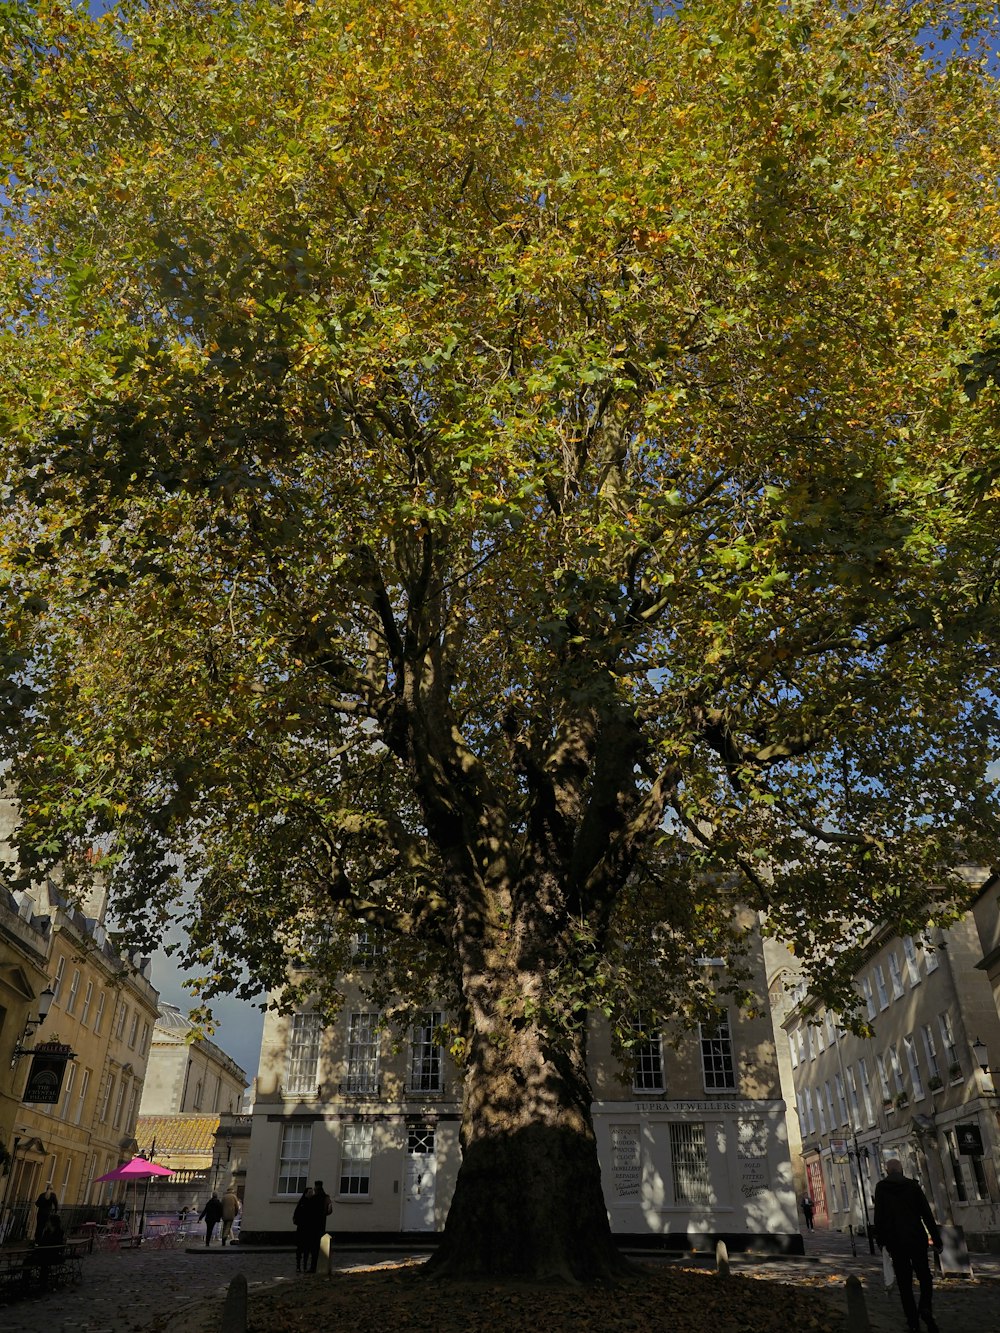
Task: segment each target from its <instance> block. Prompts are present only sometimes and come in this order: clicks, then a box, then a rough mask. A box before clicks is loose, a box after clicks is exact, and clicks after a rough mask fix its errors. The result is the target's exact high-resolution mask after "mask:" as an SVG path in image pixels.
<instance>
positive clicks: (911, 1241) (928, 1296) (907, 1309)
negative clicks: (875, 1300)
mask: <svg viewBox="0 0 1000 1333" xmlns="http://www.w3.org/2000/svg"><path fill="white" fill-rule="evenodd" d="M875 1239H876V1241H877V1242H878V1244H879V1246H880V1247H881V1248H882V1249H884V1250H888V1251H889V1258H890V1259H891V1260H892V1271H893V1272H894V1273H895V1274H896V1285H897V1287H899V1299H900V1301H901V1302H902V1304H903V1314H904V1315H905V1316H906V1325H907V1328H908V1329H909V1333H920V1320H921V1319H922V1320H923V1321H924V1323H925V1324H926V1325H927V1333H938V1326H937V1324H936V1323H935V1322H934V1315H933V1314H932V1313H931V1303H932V1300H933V1293H934V1283H933V1279H932V1278H931V1267H930V1264H929V1262H928V1259H927V1243H928V1239H929V1240H930V1243H931V1244H932V1245H933V1246H934V1248H935V1250H937V1251H938V1253H940V1251H941V1232H940V1231H939V1230H938V1224H937V1223H936V1222H935V1221H934V1214H933V1213H932V1212H931V1206H930V1204H929V1203H928V1202H927V1196H926V1194H924V1192H923V1190H922V1189H921V1188H920V1186H919V1185H918V1184H917V1182H916V1181H915V1180H912V1179H911V1178H910V1177H909V1176H904V1175H903V1164H902V1162H900V1161H899V1160H898V1159H897V1158H890V1160H889V1161H888V1162H886V1164H885V1176H884V1177H883V1179H882V1180H880V1181H879V1182H878V1184H877V1185H876V1186H875ZM914 1277H916V1279H917V1282H918V1284H919V1287H920V1302H919V1304H916V1303H914V1300H913V1279H914Z"/></svg>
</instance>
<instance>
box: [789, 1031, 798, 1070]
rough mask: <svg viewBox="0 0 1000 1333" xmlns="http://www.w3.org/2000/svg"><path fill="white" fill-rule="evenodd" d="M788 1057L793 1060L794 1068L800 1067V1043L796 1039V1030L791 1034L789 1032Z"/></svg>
mask: <svg viewBox="0 0 1000 1333" xmlns="http://www.w3.org/2000/svg"><path fill="white" fill-rule="evenodd" d="M788 1058H789V1059H790V1060H791V1062H792V1068H793V1069H798V1067H799V1043H798V1042H797V1041H796V1040H795V1033H794V1032H789V1034H788Z"/></svg>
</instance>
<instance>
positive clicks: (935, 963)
mask: <svg viewBox="0 0 1000 1333" xmlns="http://www.w3.org/2000/svg"><path fill="white" fill-rule="evenodd" d="M940 966H941V960H940V958H938V956H937V949H935V948H934V947H933V945H932V946H931V948H928V947H927V945H926V944H925V945H924V970H925V971H926V972H927V973H928V974H929V973H931V972H936V971H937V970H938V968H939V967H940Z"/></svg>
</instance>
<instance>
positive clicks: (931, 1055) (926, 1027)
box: [920, 1023, 944, 1082]
mask: <svg viewBox="0 0 1000 1333" xmlns="http://www.w3.org/2000/svg"><path fill="white" fill-rule="evenodd" d="M920 1031H921V1033H922V1034H923V1039H924V1054H925V1055H926V1056H927V1072H928V1075H929V1077H930V1078H941V1069H940V1067H939V1065H938V1058H937V1046H936V1045H935V1042H934V1029H933V1028H932V1027H931V1025H930V1023H924V1024H923V1026H922V1027H921V1029H920ZM943 1081H944V1080H943V1079H942V1082H943Z"/></svg>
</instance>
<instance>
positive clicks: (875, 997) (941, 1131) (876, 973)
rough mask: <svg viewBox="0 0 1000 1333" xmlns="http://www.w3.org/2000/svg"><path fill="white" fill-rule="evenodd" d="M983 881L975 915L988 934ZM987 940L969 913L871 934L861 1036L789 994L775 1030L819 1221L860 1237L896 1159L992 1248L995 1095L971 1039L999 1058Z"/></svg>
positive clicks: (802, 992)
mask: <svg viewBox="0 0 1000 1333" xmlns="http://www.w3.org/2000/svg"><path fill="white" fill-rule="evenodd" d="M991 883H992V884H993V889H992V892H989V891H987V890H985V889H984V891H983V893H982V894H981V895H980V899H979V903H978V904H977V907H978V916H979V917H981V918H982V921H983V923H984V924H985V923H987V922H988V921H990V920H992V929H993V930H994V932H996V930H997V925H996V912H997V909H996V896H997V895H996V880H995V879H994V880H993V881H991ZM991 913H992V917H991ZM987 937H988V936H987ZM998 944H1000V938H998V937H997V936H996V934H994V936H993V944H992V946H991V949H992V952H991V951H990V949H984V939H983V938H982V937H981V933H980V929H977V915H974V914H973V913H972V912H969V913H967V914H966V915H965V916H964V917H963V918H962V919H961V920H960V921H958V922H957V923H956V924H955V925H954V926H953V927H951V928H950V929H949V930H947V931H941V930H932V931H930V932H929V934H928V935H927V937H926V939H924V940H922V941H921V940H915V939H912V938H910V937H909V936H906V937H902V938H901V937H900V936H898V935H897V934H895V933H894V932H893V931H892V929H891V928H889V927H886V928H884V929H883V930H881V931H877V932H875V933H874V934H873V935H872V936H871V938H870V940H869V942H868V948H867V953H866V957H865V961H864V964H863V966H862V967H861V968H860V969H859V971H858V972H857V974H856V986H857V990H858V994H859V996H860V998H861V1003H862V1006H863V1012H864V1013H865V1015H866V1017H867V1018H868V1020H869V1022H870V1023H871V1026H872V1028H873V1030H874V1034H875V1035H874V1036H873V1037H871V1038H861V1037H856V1036H854V1035H853V1034H852V1033H850V1032H847V1031H845V1030H844V1029H843V1028H842V1027H841V1025H840V1022H839V1021H838V1016H837V1015H836V1014H835V1013H831V1012H829V1011H827V1010H825V1009H824V1008H823V1007H822V1005H820V1004H819V1003H818V1002H816V1001H815V999H814V998H813V997H812V996H811V995H809V994H808V993H807V991H806V989H805V987H804V986H800V988H799V990H798V993H797V994H796V995H795V997H794V998H795V1003H794V1005H793V1007H792V1008H791V1010H790V1011H789V1012H788V1014H787V1016H786V1018H785V1020H784V1029H785V1032H786V1033H787V1037H788V1042H789V1062H790V1065H791V1066H792V1080H793V1083H794V1105H795V1108H796V1111H797V1118H798V1124H799V1130H800V1134H801V1140H802V1155H803V1167H804V1178H805V1188H806V1189H808V1191H809V1193H810V1195H811V1196H812V1198H813V1200H814V1202H815V1205H816V1216H815V1220H816V1224H817V1226H820V1227H824V1226H826V1227H833V1228H837V1229H839V1230H846V1229H847V1228H848V1227H854V1228H855V1229H858V1230H863V1228H864V1227H865V1225H866V1224H867V1222H868V1220H869V1218H870V1210H871V1202H872V1197H873V1190H874V1186H875V1184H876V1182H877V1181H878V1179H879V1177H880V1176H881V1175H882V1174H883V1172H884V1169H885V1161H886V1159H887V1158H890V1157H898V1158H900V1159H901V1160H902V1162H903V1168H904V1170H905V1171H906V1172H907V1174H910V1175H914V1176H916V1177H917V1178H918V1179H919V1180H920V1181H921V1182H922V1184H923V1185H924V1188H925V1190H926V1192H927V1194H928V1197H929V1198H930V1199H931V1201H932V1203H933V1206H934V1209H935V1212H936V1215H937V1216H938V1218H939V1219H940V1220H941V1221H944V1222H948V1223H951V1224H954V1225H958V1226H961V1227H962V1228H963V1229H964V1231H965V1234H966V1237H967V1239H968V1241H969V1244H970V1246H971V1247H972V1248H974V1249H1000V1183H998V1172H1000V1120H998V1100H997V1094H996V1088H995V1086H994V1084H993V1081H992V1078H991V1076H990V1075H989V1074H988V1073H986V1072H984V1071H983V1069H982V1068H981V1067H980V1064H979V1061H978V1060H977V1058H976V1055H975V1053H974V1047H975V1045H976V1043H977V1041H979V1042H981V1043H983V1044H984V1046H985V1049H987V1050H989V1051H992V1052H994V1053H995V1054H996V1055H998V1056H1000V1015H998V1011H997V998H996V997H997V992H996V990H995V988H994V987H995V984H996V982H995V980H994V983H993V984H992V985H991V981H990V977H989V976H988V974H987V973H988V969H989V968H992V967H995V965H996V948H997V945H998ZM991 959H992V961H991ZM789 1100H790V1101H791V1100H793V1099H792V1098H790V1099H789Z"/></svg>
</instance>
